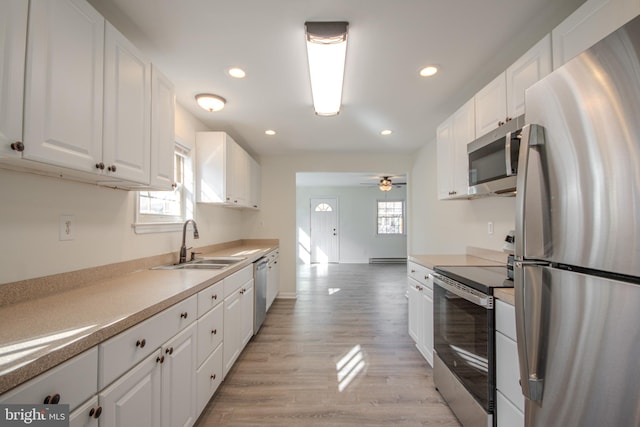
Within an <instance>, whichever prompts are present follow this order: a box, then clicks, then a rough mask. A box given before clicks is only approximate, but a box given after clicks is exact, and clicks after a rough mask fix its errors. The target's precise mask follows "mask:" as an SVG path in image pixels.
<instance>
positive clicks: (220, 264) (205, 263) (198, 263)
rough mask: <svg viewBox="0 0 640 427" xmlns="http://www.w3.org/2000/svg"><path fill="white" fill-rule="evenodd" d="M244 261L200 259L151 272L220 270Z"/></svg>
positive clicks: (160, 267) (158, 267)
mask: <svg viewBox="0 0 640 427" xmlns="http://www.w3.org/2000/svg"><path fill="white" fill-rule="evenodd" d="M245 259H246V258H243V257H213V258H201V259H196V260H193V261H189V262H184V263H182V264H168V265H159V266H157V267H153V268H152V270H221V269H223V268H227V267H229V266H231V265H233V264H235V263H238V262H240V261H244V260H245Z"/></svg>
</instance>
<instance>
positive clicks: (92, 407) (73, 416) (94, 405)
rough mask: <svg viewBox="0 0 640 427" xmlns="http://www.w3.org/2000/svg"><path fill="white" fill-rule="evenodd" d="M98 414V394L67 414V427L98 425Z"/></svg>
mask: <svg viewBox="0 0 640 427" xmlns="http://www.w3.org/2000/svg"><path fill="white" fill-rule="evenodd" d="M100 416H102V407H101V406H100V405H98V396H93V397H92V398H91V399H89V400H88V401H86V402H85V403H84V404H83V405H82V406H80V407H79V408H77V409H76V410H75V411H73V412H71V413H70V414H69V427H98V422H99V419H100Z"/></svg>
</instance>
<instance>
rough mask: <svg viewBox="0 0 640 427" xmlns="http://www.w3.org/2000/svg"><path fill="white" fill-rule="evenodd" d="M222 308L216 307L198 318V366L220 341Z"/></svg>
mask: <svg viewBox="0 0 640 427" xmlns="http://www.w3.org/2000/svg"><path fill="white" fill-rule="evenodd" d="M223 322H224V308H223V305H222V304H219V305H218V306H217V307H216V308H214V309H213V310H211V311H209V312H208V313H207V314H205V315H204V316H202V317H201V318H200V319H198V366H200V364H201V363H202V362H204V360H205V359H206V358H207V357H209V355H210V354H211V352H212V351H213V350H214V349H215V348H216V347H218V346H219V345H220V343H222V337H223V333H224V329H223V327H222V325H223Z"/></svg>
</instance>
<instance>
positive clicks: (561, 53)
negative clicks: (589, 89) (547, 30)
mask: <svg viewBox="0 0 640 427" xmlns="http://www.w3.org/2000/svg"><path fill="white" fill-rule="evenodd" d="M639 13H640V1H639V0H588V1H586V2H585V3H583V4H582V6H580V7H579V8H578V9H576V11H575V12H573V13H572V14H571V15H569V17H568V18H567V19H565V20H564V21H563V22H562V23H561V24H560V25H558V26H557V27H556V28H555V29H554V30H553V31H552V33H551V38H552V40H553V68H554V69H556V68H558V67H560V66H562V65H563V64H564V63H566V62H567V61H568V60H570V59H571V58H573V57H574V56H576V55H578V54H580V53H581V52H583V51H585V50H586V49H588V48H590V47H591V46H593V45H594V44H595V43H597V42H598V41H600V40H602V39H603V38H604V37H606V36H607V35H609V34H610V33H612V32H613V31H615V30H617V29H618V28H619V27H621V26H622V25H624V24H625V23H627V21H629V20H630V19H631V18H633V17H635V16H636V15H638V14H639Z"/></svg>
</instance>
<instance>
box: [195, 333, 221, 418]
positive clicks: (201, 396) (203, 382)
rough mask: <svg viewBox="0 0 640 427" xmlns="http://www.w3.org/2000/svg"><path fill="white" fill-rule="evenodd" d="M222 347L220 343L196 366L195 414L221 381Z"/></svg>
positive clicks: (205, 404)
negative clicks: (200, 364)
mask: <svg viewBox="0 0 640 427" xmlns="http://www.w3.org/2000/svg"><path fill="white" fill-rule="evenodd" d="M222 347H223V344H220V345H219V346H218V347H217V348H216V349H215V350H214V351H213V353H211V355H209V357H208V358H207V359H206V360H205V361H204V363H203V364H202V366H200V367H199V368H198V371H197V373H196V377H197V384H198V388H197V390H196V398H197V404H196V414H200V413H201V412H202V410H203V409H204V407H205V406H207V402H209V399H211V396H213V393H215V392H216V390H217V389H218V387H219V386H220V383H221V382H222Z"/></svg>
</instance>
